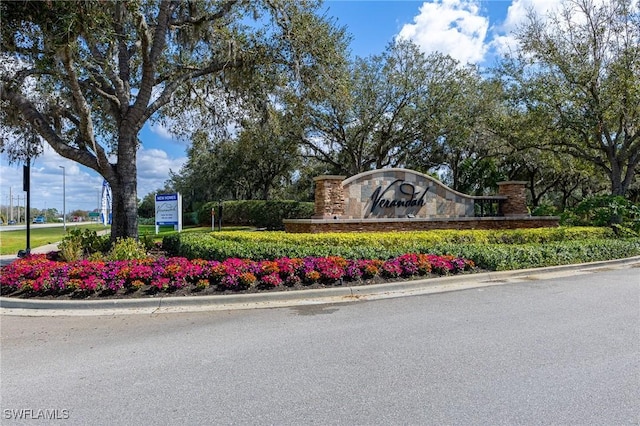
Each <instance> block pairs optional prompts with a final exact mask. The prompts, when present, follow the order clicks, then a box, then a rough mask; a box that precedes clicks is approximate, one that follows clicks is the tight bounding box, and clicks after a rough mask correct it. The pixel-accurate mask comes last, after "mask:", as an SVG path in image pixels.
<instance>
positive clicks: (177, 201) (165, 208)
mask: <svg viewBox="0 0 640 426" xmlns="http://www.w3.org/2000/svg"><path fill="white" fill-rule="evenodd" d="M160 225H173V227H174V229H175V230H177V231H182V195H180V194H179V193H175V194H156V234H157V233H158V231H159V229H158V228H159V226H160Z"/></svg>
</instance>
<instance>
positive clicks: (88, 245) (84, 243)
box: [58, 228, 111, 262]
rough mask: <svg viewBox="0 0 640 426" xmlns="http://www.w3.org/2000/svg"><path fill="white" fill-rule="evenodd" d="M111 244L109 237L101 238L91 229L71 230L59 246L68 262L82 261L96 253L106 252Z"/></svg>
mask: <svg viewBox="0 0 640 426" xmlns="http://www.w3.org/2000/svg"><path fill="white" fill-rule="evenodd" d="M110 245H111V243H110V241H109V237H108V236H106V235H105V236H99V235H98V234H97V232H96V231H93V230H90V229H77V228H75V229H70V230H69V231H68V234H67V235H66V236H65V237H64V238H63V239H62V241H61V242H60V244H59V245H58V247H59V249H60V254H61V256H62V257H63V259H65V260H66V261H69V262H71V261H74V260H80V259H82V258H84V257H88V256H90V255H92V254H94V253H102V252H106V251H107V250H108V249H109V247H110Z"/></svg>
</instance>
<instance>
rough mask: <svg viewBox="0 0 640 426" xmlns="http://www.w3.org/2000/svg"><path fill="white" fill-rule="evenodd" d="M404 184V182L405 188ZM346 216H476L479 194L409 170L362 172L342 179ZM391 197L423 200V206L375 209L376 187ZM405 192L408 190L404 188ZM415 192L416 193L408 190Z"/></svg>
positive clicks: (393, 198) (356, 217) (354, 217)
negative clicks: (475, 207) (457, 188)
mask: <svg viewBox="0 0 640 426" xmlns="http://www.w3.org/2000/svg"><path fill="white" fill-rule="evenodd" d="M394 183H395V184H394ZM400 185H404V189H401V186H400ZM342 186H343V192H344V197H345V199H344V215H343V216H342V218H343V219H360V218H371V219H373V218H403V217H404V218H406V217H421V218H452V217H469V216H473V215H474V199H475V197H472V196H469V195H466V194H462V193H460V192H457V191H454V190H452V189H451V188H448V187H447V186H445V185H443V184H442V183H441V182H439V181H437V180H435V179H433V178H432V177H431V176H428V175H425V174H422V173H418V172H415V171H413V170H407V169H397V168H396V169H381V170H372V171H370V172H365V173H360V174H358V175H356V176H353V177H351V178H349V179H347V180H345V181H344V182H342ZM378 188H379V189H380V192H379V193H378V194H379V195H380V194H382V192H384V191H385V190H387V189H388V191H387V192H384V194H383V195H382V198H384V199H390V200H402V201H406V200H410V199H412V197H413V199H416V200H420V205H414V206H410V207H407V206H396V207H390V208H389V207H387V208H379V207H376V208H375V211H372V206H373V204H374V203H373V201H372V195H374V193H375V191H376V189H378ZM403 190H404V191H405V192H404V193H403V192H402V191H403ZM407 190H408V191H415V193H414V194H413V196H410V195H409V194H407V193H406V192H407Z"/></svg>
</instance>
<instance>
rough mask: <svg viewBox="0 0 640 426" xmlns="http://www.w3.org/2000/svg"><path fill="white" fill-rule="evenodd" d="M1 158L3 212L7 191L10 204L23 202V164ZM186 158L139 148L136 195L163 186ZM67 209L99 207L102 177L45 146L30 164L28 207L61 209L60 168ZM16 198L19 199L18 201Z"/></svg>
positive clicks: (61, 184) (5, 206)
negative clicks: (29, 201) (10, 162)
mask: <svg viewBox="0 0 640 426" xmlns="http://www.w3.org/2000/svg"><path fill="white" fill-rule="evenodd" d="M1 160H2V161H0V205H1V206H2V212H3V213H4V214H6V208H7V206H9V194H11V196H12V197H13V205H14V206H16V205H17V204H18V202H19V203H20V205H21V206H24V205H25V195H26V193H25V192H24V191H23V190H22V166H23V165H22V164H12V165H9V164H8V163H7V160H6V157H5V156H4V155H3V156H2V158H1ZM185 161H186V158H171V157H169V155H168V154H167V153H166V152H164V151H160V150H158V149H144V148H141V149H140V150H139V151H138V161H137V163H138V198H142V197H144V196H145V195H146V194H148V193H149V192H152V191H154V190H156V189H157V188H160V187H163V186H164V182H165V181H166V180H167V179H169V170H173V171H175V172H177V171H179V170H180V168H181V167H182V165H183V164H184V162H185ZM59 166H64V168H65V169H64V192H65V196H66V197H65V198H66V210H67V212H71V211H73V210H93V209H95V208H97V207H98V204H99V196H100V190H101V188H102V181H103V178H102V177H101V176H100V175H98V173H96V172H94V171H93V170H91V169H88V168H86V167H84V166H81V165H79V164H78V163H76V162H74V161H71V160H67V159H66V158H63V157H61V156H60V155H58V154H57V153H56V152H55V151H53V149H51V148H50V147H49V146H48V145H45V148H44V152H43V154H42V155H41V156H40V157H38V158H35V159H34V160H33V161H32V165H31V207H33V208H37V209H45V208H46V209H49V208H55V209H57V210H58V211H59V212H62V206H63V170H62V169H61V168H60V167H59ZM18 198H19V199H20V200H19V201H18Z"/></svg>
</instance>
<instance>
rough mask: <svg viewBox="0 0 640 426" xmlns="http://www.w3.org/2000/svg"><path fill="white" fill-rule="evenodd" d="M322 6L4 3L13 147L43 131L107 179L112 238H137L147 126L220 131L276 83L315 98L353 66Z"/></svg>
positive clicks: (7, 117) (235, 1)
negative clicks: (318, 84)
mask: <svg viewBox="0 0 640 426" xmlns="http://www.w3.org/2000/svg"><path fill="white" fill-rule="evenodd" d="M318 6H319V3H318V2H316V1H311V0H262V1H258V0H223V1H222V0H208V1H204V0H198V1H170V0H157V1H152V0H138V1H128V2H124V1H116V2H102V1H86V2H25V1H3V2H2V3H0V7H1V8H2V9H1V14H2V20H3V22H2V28H1V35H2V38H1V43H2V44H1V47H2V49H1V50H2V57H3V61H2V62H3V69H2V76H1V79H0V100H1V101H2V104H3V108H2V113H1V115H0V124H1V125H2V126H3V130H4V132H3V139H2V149H3V150H4V151H6V152H7V153H9V154H10V155H11V156H12V158H14V159H15V158H19V157H20V156H24V155H25V153H28V152H30V149H27V146H26V145H28V144H29V143H31V142H32V141H33V138H32V137H25V135H24V134H25V133H27V134H31V133H33V134H36V135H38V136H39V137H40V138H41V139H42V140H44V141H45V142H46V143H48V144H49V145H51V147H52V148H53V149H54V150H55V151H56V152H57V153H58V154H60V155H62V156H63V157H65V158H68V159H71V160H74V161H76V162H78V163H80V164H82V165H84V166H86V167H89V168H91V169H93V170H95V171H97V172H98V173H99V174H101V175H102V176H103V177H104V178H105V179H106V180H107V181H108V182H109V184H110V185H111V188H112V191H113V216H114V217H113V225H112V238H117V237H125V236H137V167H136V154H137V150H138V148H139V146H140V141H139V139H138V133H139V132H140V130H141V129H142V127H143V126H144V125H145V123H147V122H149V121H150V120H166V121H167V122H169V123H174V124H175V125H176V126H175V127H176V131H177V130H179V129H180V128H181V129H183V130H185V129H187V128H200V129H209V130H218V131H219V130H220V129H225V124H226V121H225V120H223V119H224V118H225V116H227V115H228V114H231V113H233V114H236V117H237V116H241V114H242V113H241V111H242V110H243V106H246V105H249V104H252V105H259V102H260V99H264V98H265V97H267V96H269V93H270V92H271V91H272V90H273V88H274V87H285V86H286V87H289V90H290V91H291V92H292V93H296V94H297V95H298V96H302V95H305V94H307V93H312V89H309V87H310V85H312V84H311V83H313V81H314V79H315V76H316V75H317V74H318V73H323V74H327V73H329V72H330V70H331V66H332V64H334V63H340V62H341V61H343V58H344V54H343V50H344V48H345V45H346V44H345V39H344V31H343V30H342V29H340V28H337V27H335V25H334V24H333V23H332V22H330V21H328V20H327V19H325V18H324V17H322V16H321V15H320V14H319V13H317V8H318ZM196 120H197V121H196ZM195 123H198V125H196V124H195ZM27 155H31V154H27Z"/></svg>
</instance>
